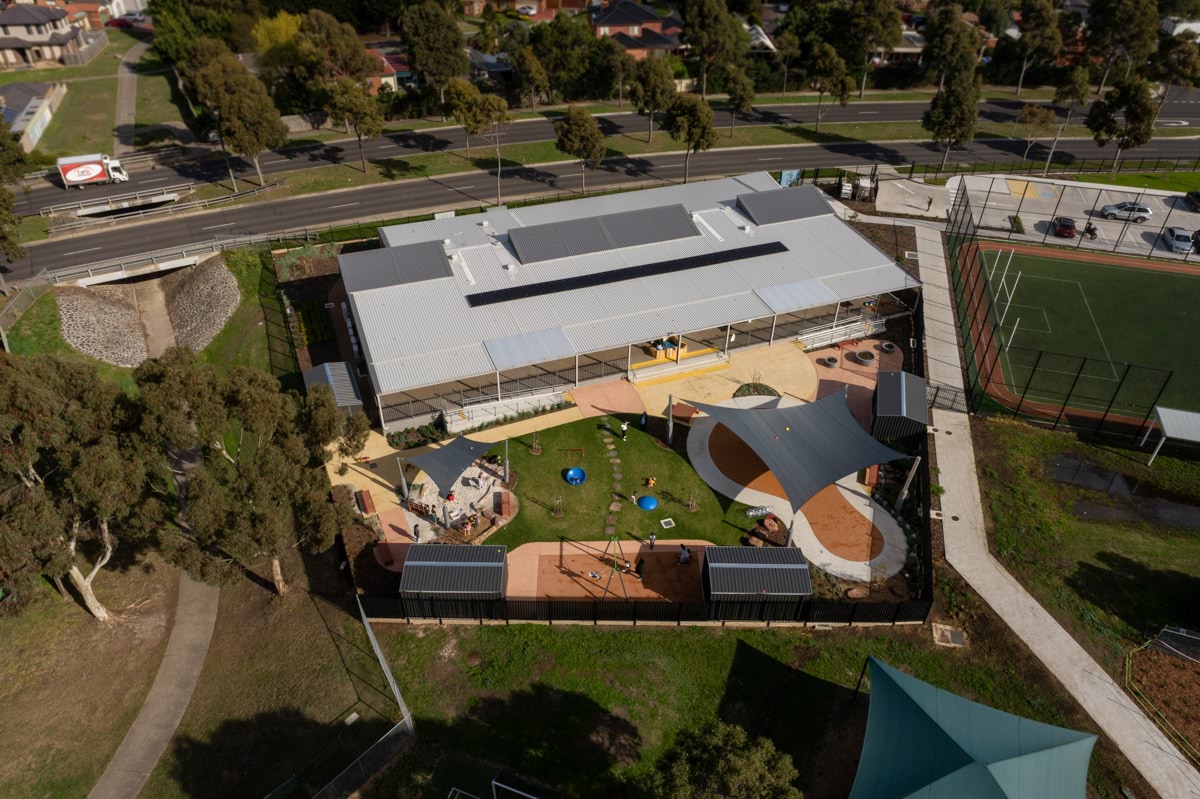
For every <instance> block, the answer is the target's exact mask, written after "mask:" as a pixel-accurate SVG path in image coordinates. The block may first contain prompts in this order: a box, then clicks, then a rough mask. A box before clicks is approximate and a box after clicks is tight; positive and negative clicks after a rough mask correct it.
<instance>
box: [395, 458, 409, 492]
mask: <svg viewBox="0 0 1200 799" xmlns="http://www.w3.org/2000/svg"><path fill="white" fill-rule="evenodd" d="M396 465H397V466H398V467H400V498H401V499H408V480H407V479H406V478H405V477H404V459H403V458H400V457H397V458H396Z"/></svg>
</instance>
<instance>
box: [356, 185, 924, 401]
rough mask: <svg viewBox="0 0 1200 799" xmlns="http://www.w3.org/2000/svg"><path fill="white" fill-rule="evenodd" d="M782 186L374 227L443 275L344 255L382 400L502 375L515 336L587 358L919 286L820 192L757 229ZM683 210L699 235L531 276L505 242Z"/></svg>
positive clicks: (618, 242) (689, 232)
mask: <svg viewBox="0 0 1200 799" xmlns="http://www.w3.org/2000/svg"><path fill="white" fill-rule="evenodd" d="M778 189H779V184H778V183H776V182H775V181H774V180H773V179H772V178H771V176H770V175H768V174H767V173H765V172H758V173H753V174H749V175H743V176H741V177H737V178H723V179H719V180H710V181H702V182H697V183H689V184H687V185H671V186H666V187H663V188H656V189H648V190H644V191H636V192H625V193H622V194H617V195H608V196H603V197H589V198H586V199H579V200H568V201H564V202H558V203H549V204H545V205H537V206H530V207H527V208H520V209H506V208H494V209H490V210H488V211H486V212H485V213H482V214H472V215H469V216H460V217H453V218H447V219H434V220H429V221H426V222H416V223H412V224H407V225H392V226H388V227H384V228H381V229H380V231H379V233H380V239H381V241H382V243H383V245H384V246H385V247H386V248H389V249H393V250H394V249H396V248H399V247H404V246H407V245H415V244H423V243H429V242H436V245H437V246H438V247H440V248H441V249H442V253H443V254H442V255H441V256H440V257H441V261H439V262H438V265H439V268H442V267H443V266H444V268H445V269H446V270H447V271H448V272H449V274H448V275H445V273H441V274H443V275H444V276H441V277H432V278H431V279H425V280H421V281H419V282H404V279H403V276H404V275H405V274H408V270H409V269H410V268H411V265H409V264H407V263H406V262H404V261H403V260H394V258H395V255H396V254H395V253H388V250H387V249H385V250H373V251H367V252H362V253H351V254H345V255H342V256H340V258H339V261H340V263H341V266H342V274H343V277H344V278H345V279H346V282H347V290H348V293H349V295H350V297H349V302H350V304H351V307H352V309H353V313H354V319H355V321H356V322H357V323H358V325H359V332H360V338H361V340H362V342H363V352H364V356H365V357H366V360H367V363H368V368H369V369H370V371H371V378H372V381H373V385H374V387H375V390H376V391H377V392H379V393H381V394H389V393H394V392H397V391H404V390H407V389H411V388H417V387H422V386H429V385H434V384H437V383H442V382H446V381H449V380H457V379H462V378H467V377H475V376H478V375H482V374H486V373H489V372H493V371H496V369H497V364H496V363H495V362H494V361H493V360H492V357H491V356H490V355H489V348H488V345H487V342H489V341H492V340H502V339H509V340H510V341H509V342H508V343H506V344H505V346H504V347H503V348H501V347H500V346H499V345H497V346H496V347H493V349H494V350H495V351H497V352H498V351H500V350H501V349H503V351H504V352H505V358H504V360H505V363H507V364H515V363H516V361H517V360H519V359H518V358H517V356H516V355H515V354H514V353H513V347H512V344H513V343H514V342H519V341H521V339H519V338H513V337H519V336H521V335H522V334H528V333H536V332H538V331H546V330H551V329H555V328H561V330H562V331H563V333H564V334H565V335H566V338H567V340H568V341H570V344H571V346H572V348H573V349H574V352H575V353H578V354H583V353H589V352H597V351H600V350H605V349H609V348H614V347H622V348H624V347H625V346H626V345H627V344H631V343H637V342H639V341H650V340H652V339H654V338H656V337H661V336H665V335H667V334H668V333H671V332H686V331H690V330H703V329H706V328H709V327H716V326H718V325H726V324H730V323H732V322H740V321H744V320H746V319H760V318H763V317H769V316H771V315H772V314H773V313H776V312H778V313H789V312H792V311H799V310H804V309H806V308H811V307H816V306H819V305H825V304H830V303H834V302H838V301H840V300H854V299H860V298H862V297H868V296H875V295H877V294H880V293H885V292H889V291H897V290H900V289H904V288H910V287H916V286H917V285H919V283H918V282H917V281H916V280H915V279H913V278H912V277H911V276H910V275H908V273H907V272H905V271H904V270H902V269H901V268H900V267H898V266H896V264H895V261H894V260H893V259H892V258H891V257H890V256H888V255H887V254H885V253H883V252H881V251H880V250H879V249H877V248H876V247H875V246H874V245H873V244H872V243H871V242H870V241H869V240H867V239H865V238H864V237H862V236H861V235H860V234H858V233H857V232H856V231H855V230H854V229H853V228H851V227H850V226H849V225H848V224H846V222H844V221H843V220H841V219H839V218H838V217H837V216H836V215H835V214H834V212H833V209H832V207H830V205H829V204H828V203H827V202H825V201H824V200H823V199H822V198H821V196H820V193H819V192H818V190H817V189H814V188H812V187H810V186H805V187H803V188H802V189H801V191H802V192H811V193H813V194H815V195H816V200H817V201H818V202H816V203H814V204H813V206H812V208H813V210H812V213H811V214H810V215H808V216H806V217H805V218H802V219H796V220H794V221H791V222H783V223H776V224H769V225H759V224H757V223H755V221H754V219H752V218H751V217H750V216H749V215H747V214H746V213H745V212H744V211H743V210H742V209H741V207H740V205H739V197H741V196H744V195H753V194H757V193H763V192H770V191H772V190H778ZM789 196H791V195H789ZM677 205H678V206H682V209H683V210H682V213H683V214H684V215H685V216H686V218H687V220H688V221H689V222H690V224H689V225H687V226H680V227H678V228H677V229H675V230H676V232H674V233H672V234H671V235H670V236H669V237H667V238H661V237H651V238H650V239H648V240H643V239H641V238H636V237H633V238H627V237H625V232H626V231H624V230H623V229H622V230H620V231H618V233H619V235H618V236H617V237H616V238H615V239H612V241H611V246H609V242H608V241H605V242H604V244H605V247H604V248H603V249H600V250H597V251H587V252H582V253H579V254H572V253H571V252H570V251H567V252H563V253H561V254H560V255H559V257H557V258H553V259H550V260H539V261H536V262H531V263H525V262H524V261H523V260H522V258H521V257H520V256H519V254H518V251H517V249H516V248H515V246H514V243H513V240H512V239H511V238H510V236H509V232H510V231H513V230H519V229H522V228H530V227H535V226H541V225H545V224H547V223H567V226H568V227H570V225H571V224H573V223H576V222H578V221H579V220H589V219H595V218H605V219H608V218H610V217H612V216H613V215H616V214H623V213H624V212H629V211H633V212H638V211H642V212H646V213H647V218H649V217H650V216H652V215H653V214H654V213H657V210H655V209H661V208H666V207H671V206H677ZM798 207H808V206H807V204H804V203H800V204H798ZM606 230H607V228H606ZM608 233H609V236H610V238H612V236H613V231H612V230H609V231H608ZM693 233H698V234H699V235H693ZM630 235H631V236H632V233H631V234H630ZM517 238H518V239H519V238H520V236H518V237H517ZM656 238H657V239H658V240H655V239H656ZM430 252H432V250H431V251H430ZM373 259H385V260H387V264H386V265H385V266H386V269H388V270H391V269H394V270H395V271H393V272H390V273H389V274H391V275H393V276H394V279H381V280H378V281H369V282H367V283H365V284H364V285H367V286H370V287H369V288H363V289H361V290H356V289H354V288H352V283H353V281H354V280H356V279H357V278H354V277H352V276H353V275H354V274H356V273H357V272H358V271H359V267H358V262H359V261H364V262H369V261H371V260H373ZM420 263H421V264H424V263H425V262H424V261H421V262H420ZM367 271H368V272H369V271H370V270H369V269H368V270H367ZM435 273H436V270H435V271H432V272H425V271H424V269H422V271H421V274H423V275H424V274H435ZM792 288H795V289H796V290H795V291H792V290H791V289H792ZM540 352H541V344H540V343H539V345H538V347H536V348H531V349H530V351H529V353H528V355H529V358H530V360H527V361H526V363H527V364H532V363H538V362H539V361H538V360H537V355H538V354H539V353H540Z"/></svg>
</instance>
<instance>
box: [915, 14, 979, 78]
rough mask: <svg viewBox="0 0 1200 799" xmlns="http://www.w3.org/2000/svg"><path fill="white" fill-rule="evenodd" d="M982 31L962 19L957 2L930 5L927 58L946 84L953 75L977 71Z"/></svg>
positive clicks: (927, 21) (926, 31)
mask: <svg viewBox="0 0 1200 799" xmlns="http://www.w3.org/2000/svg"><path fill="white" fill-rule="evenodd" d="M980 44H981V42H980V34H979V32H978V31H977V30H975V29H974V28H973V27H971V26H970V25H968V24H967V23H966V22H964V21H963V18H962V6H960V5H958V4H957V3H938V4H936V5H931V6H930V10H929V16H928V18H927V19H926V22H925V60H926V61H928V62H929V68H930V69H932V70H933V71H934V73H936V74H937V76H938V87H939V89H941V88H942V87H943V86H945V83H946V77H947V76H948V75H950V74H954V73H959V72H963V71H966V70H974V69H975V64H976V62H977V61H978V60H979V47H980Z"/></svg>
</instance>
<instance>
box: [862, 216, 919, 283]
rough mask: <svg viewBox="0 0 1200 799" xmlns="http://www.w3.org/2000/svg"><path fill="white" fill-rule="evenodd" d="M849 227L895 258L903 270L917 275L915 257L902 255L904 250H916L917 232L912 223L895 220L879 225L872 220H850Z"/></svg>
mask: <svg viewBox="0 0 1200 799" xmlns="http://www.w3.org/2000/svg"><path fill="white" fill-rule="evenodd" d="M850 227H852V228H854V229H855V230H857V231H858V232H859V233H861V234H862V235H864V236H866V237H867V238H868V239H870V240H871V243H872V244H874V245H875V246H876V247H878V248H879V249H881V250H883V251H884V252H885V253H887V254H888V255H890V256H892V258H894V259H896V262H897V263H899V264H900V265H901V266H902V267H903V268H904V269H905V271H907V272H909V273H910V274H912V275H913V276H914V277H916V276H917V261H916V259H915V258H913V259H908V258H905V257H904V253H906V252H916V251H917V233H916V231H915V230H913V227H912V225H906V224H904V223H903V222H896V223H893V224H891V225H881V224H878V223H874V222H851V223H850Z"/></svg>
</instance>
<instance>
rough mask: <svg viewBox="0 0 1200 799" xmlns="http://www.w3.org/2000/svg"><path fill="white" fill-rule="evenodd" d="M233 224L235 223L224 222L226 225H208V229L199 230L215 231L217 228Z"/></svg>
mask: <svg viewBox="0 0 1200 799" xmlns="http://www.w3.org/2000/svg"><path fill="white" fill-rule="evenodd" d="M233 224H236V223H234V222H226V223H225V224H223V225H209V226H208V227H202V228H200V229H201V230H216V229H217V228H219V227H229V226H230V225H233Z"/></svg>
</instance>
